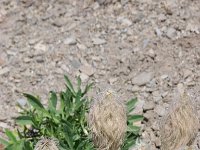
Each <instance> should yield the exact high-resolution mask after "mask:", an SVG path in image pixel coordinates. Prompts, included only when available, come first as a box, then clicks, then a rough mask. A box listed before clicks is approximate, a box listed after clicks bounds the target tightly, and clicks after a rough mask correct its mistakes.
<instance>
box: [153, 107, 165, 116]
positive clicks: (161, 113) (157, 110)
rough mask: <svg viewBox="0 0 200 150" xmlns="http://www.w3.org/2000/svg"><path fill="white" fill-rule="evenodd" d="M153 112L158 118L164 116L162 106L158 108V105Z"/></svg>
mask: <svg viewBox="0 0 200 150" xmlns="http://www.w3.org/2000/svg"><path fill="white" fill-rule="evenodd" d="M154 111H155V112H156V113H157V114H158V115H159V116H160V117H162V116H164V115H165V113H166V111H165V108H164V107H162V106H160V105H158V106H156V108H155V109H154Z"/></svg>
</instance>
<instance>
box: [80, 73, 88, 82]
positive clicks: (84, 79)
mask: <svg viewBox="0 0 200 150" xmlns="http://www.w3.org/2000/svg"><path fill="white" fill-rule="evenodd" d="M80 78H81V80H82V81H83V82H87V81H88V79H89V76H88V75H87V74H85V73H81V74H80Z"/></svg>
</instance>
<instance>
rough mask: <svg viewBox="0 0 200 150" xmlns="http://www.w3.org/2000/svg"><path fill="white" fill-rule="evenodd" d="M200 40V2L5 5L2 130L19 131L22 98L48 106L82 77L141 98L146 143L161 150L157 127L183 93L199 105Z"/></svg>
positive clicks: (46, 0)
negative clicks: (27, 95)
mask: <svg viewBox="0 0 200 150" xmlns="http://www.w3.org/2000/svg"><path fill="white" fill-rule="evenodd" d="M199 33H200V3H199V0H163V1H159V0H121V1H120V2H117V0H116V2H115V1H114V0H113V1H112V0H97V2H95V1H91V0H85V1H84V0H82V1H81V0H37V1H36V0H1V1H0V131H1V130H2V129H3V128H12V127H13V125H14V123H13V121H12V117H14V116H16V115H17V110H16V103H17V102H20V103H23V102H24V98H23V96H22V95H21V93H22V92H28V93H32V94H37V95H40V96H41V97H42V98H43V99H47V96H48V91H50V90H56V91H60V90H62V89H63V87H64V79H63V75H64V74H67V75H69V76H70V78H71V79H72V80H73V81H75V77H76V76H78V75H80V76H81V78H82V80H83V81H84V82H85V83H86V82H88V81H89V82H92V81H94V82H95V83H96V86H97V87H100V88H101V85H103V84H104V85H105V84H110V85H111V86H112V87H114V88H115V89H116V90H117V91H118V93H119V95H121V94H123V95H125V96H124V97H126V98H131V97H134V96H137V97H138V99H139V102H138V105H137V108H136V110H135V113H140V114H144V116H145V121H144V123H143V133H141V138H142V140H143V141H144V142H146V143H151V147H149V149H152V150H154V149H159V147H160V140H159V137H158V136H159V123H158V122H159V120H160V119H161V118H162V117H163V116H164V115H165V114H166V112H167V111H168V108H169V107H170V103H171V102H172V101H173V100H176V92H177V91H178V90H180V89H179V88H180V87H182V85H184V87H185V88H186V89H187V91H188V92H189V93H190V96H191V98H192V99H193V100H194V101H195V102H198V100H199V99H198V97H199V95H200V88H199V83H200V34H199ZM44 103H45V100H44ZM196 104H197V105H196V106H197V107H198V108H200V107H199V105H198V103H196ZM197 146H198V144H197ZM197 149H200V148H197Z"/></svg>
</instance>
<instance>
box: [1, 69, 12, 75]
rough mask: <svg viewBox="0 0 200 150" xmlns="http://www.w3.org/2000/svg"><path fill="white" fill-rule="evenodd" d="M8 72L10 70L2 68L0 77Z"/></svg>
mask: <svg viewBox="0 0 200 150" xmlns="http://www.w3.org/2000/svg"><path fill="white" fill-rule="evenodd" d="M9 71H10V69H9V68H8V67H5V68H2V69H0V75H4V74H6V73H8V72H9Z"/></svg>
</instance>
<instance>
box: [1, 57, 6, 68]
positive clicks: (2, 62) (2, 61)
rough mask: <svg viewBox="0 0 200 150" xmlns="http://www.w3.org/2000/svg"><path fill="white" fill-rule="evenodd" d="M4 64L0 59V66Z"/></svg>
mask: <svg viewBox="0 0 200 150" xmlns="http://www.w3.org/2000/svg"><path fill="white" fill-rule="evenodd" d="M4 63H5V62H4V60H3V59H2V58H1V57H0V66H1V65H3V64H4Z"/></svg>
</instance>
